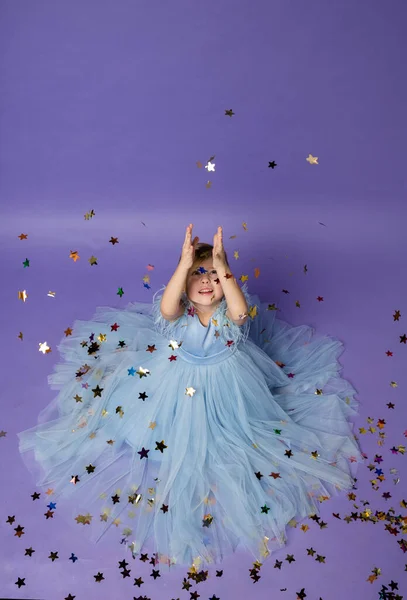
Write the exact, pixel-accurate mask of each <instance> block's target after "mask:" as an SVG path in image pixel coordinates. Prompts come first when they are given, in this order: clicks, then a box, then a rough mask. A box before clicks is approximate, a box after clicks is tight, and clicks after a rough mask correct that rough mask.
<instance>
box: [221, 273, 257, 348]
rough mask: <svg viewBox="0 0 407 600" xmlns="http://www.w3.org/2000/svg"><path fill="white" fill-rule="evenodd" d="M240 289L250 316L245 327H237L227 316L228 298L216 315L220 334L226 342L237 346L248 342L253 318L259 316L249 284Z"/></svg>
mask: <svg viewBox="0 0 407 600" xmlns="http://www.w3.org/2000/svg"><path fill="white" fill-rule="evenodd" d="M240 289H241V291H242V293H243V295H244V297H245V299H246V302H247V306H248V311H247V313H248V315H249V316H248V318H247V320H246V322H245V323H244V325H236V323H234V322H233V321H232V320H231V319H229V318H228V317H227V316H226V311H227V309H228V306H227V304H226V298H223V300H222V302H221V303H220V305H219V306H218V308H217V311H216V314H215V315H214V317H215V318H216V320H217V322H218V327H219V332H220V334H221V336H222V337H223V339H224V340H225V341H226V342H227V341H233V342H234V344H236V345H237V344H239V342H245V341H246V340H247V338H248V335H249V332H250V324H251V321H252V318H253V317H254V316H255V315H256V314H257V310H256V307H257V309H258V305H257V304H253V299H252V297H251V296H250V294H249V292H248V290H247V282H245V283H244V284H243V285H242V287H241V288H240Z"/></svg>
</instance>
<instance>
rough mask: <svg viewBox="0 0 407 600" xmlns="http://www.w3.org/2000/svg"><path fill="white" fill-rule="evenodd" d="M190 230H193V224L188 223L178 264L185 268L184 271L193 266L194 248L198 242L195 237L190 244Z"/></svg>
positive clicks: (197, 238)
mask: <svg viewBox="0 0 407 600" xmlns="http://www.w3.org/2000/svg"><path fill="white" fill-rule="evenodd" d="M192 228H193V224H192V223H190V224H189V225H188V227H187V230H186V233H185V240H184V245H183V246H182V254H181V260H180V264H182V266H183V267H185V268H186V269H190V268H191V267H192V265H193V264H194V260H195V247H196V245H197V243H198V242H199V237H197V236H195V237H194V239H193V241H192V242H191V238H192Z"/></svg>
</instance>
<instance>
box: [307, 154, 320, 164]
mask: <svg viewBox="0 0 407 600" xmlns="http://www.w3.org/2000/svg"><path fill="white" fill-rule="evenodd" d="M305 160H306V161H308V162H309V164H310V165H318V164H319V163H318V156H312V154H308V158H306V159H305Z"/></svg>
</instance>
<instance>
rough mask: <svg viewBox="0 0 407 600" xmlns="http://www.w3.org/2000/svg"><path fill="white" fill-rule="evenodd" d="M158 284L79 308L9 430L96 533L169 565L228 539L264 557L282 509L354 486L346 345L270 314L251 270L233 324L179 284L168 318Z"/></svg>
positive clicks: (215, 554) (218, 552) (210, 556)
mask: <svg viewBox="0 0 407 600" xmlns="http://www.w3.org/2000/svg"><path fill="white" fill-rule="evenodd" d="M164 289H165V286H164V288H161V290H159V292H157V293H156V294H155V296H154V298H153V303H152V304H146V303H141V302H133V303H130V304H128V305H127V306H126V307H125V308H122V309H120V308H109V307H102V308H97V312H96V314H95V315H94V317H93V319H92V320H91V321H76V322H75V324H74V327H73V332H72V335H71V336H69V337H66V338H64V339H63V341H62V342H61V344H60V345H59V346H58V349H59V351H60V353H61V354H62V356H63V358H64V362H63V363H60V364H57V365H56V367H55V370H54V374H52V375H51V376H50V377H49V383H50V385H51V388H52V389H55V390H59V393H58V395H57V397H56V398H55V399H54V400H53V401H52V402H51V404H50V405H49V406H47V407H46V408H45V409H44V410H43V411H42V413H41V414H40V416H39V421H38V425H37V426H35V427H33V428H32V429H29V430H27V431H23V432H21V433H19V434H18V435H19V448H20V452H21V453H22V457H23V459H24V461H25V463H26V465H27V467H28V468H29V470H30V471H31V472H32V473H33V474H34V477H35V478H36V483H37V485H38V486H39V487H41V488H43V489H44V491H48V490H52V493H51V492H48V493H51V495H49V501H52V502H53V503H54V505H53V508H55V511H57V514H58V509H59V510H60V513H61V514H65V515H66V516H67V515H68V514H69V516H70V518H72V526H73V527H78V528H79V527H80V528H83V530H86V531H88V532H89V534H90V537H91V539H92V540H93V541H98V540H100V539H101V538H102V536H103V535H104V534H105V533H106V532H107V531H108V530H109V528H112V529H111V532H113V534H114V535H115V536H117V543H118V544H119V543H121V544H126V545H127V546H128V547H129V548H130V549H131V551H132V553H133V556H134V557H135V556H137V555H140V554H142V553H144V554H145V553H154V554H155V561H156V563H157V562H160V563H164V564H166V565H168V566H171V565H172V564H182V565H192V564H193V565H195V566H197V565H199V564H201V565H204V564H209V563H219V562H220V561H221V560H222V558H223V557H225V556H226V555H227V554H229V553H232V552H233V551H234V550H235V549H236V548H237V546H238V545H239V544H240V545H241V547H242V548H243V549H247V550H249V551H250V552H251V553H252V554H253V556H254V557H255V559H256V560H259V561H263V559H264V558H265V557H267V556H268V555H269V554H271V553H272V552H273V551H274V550H276V549H279V548H281V547H283V546H284V545H285V543H286V536H285V531H286V525H287V523H288V522H289V521H291V520H292V519H295V520H296V521H301V520H303V519H304V518H306V517H309V516H312V515H314V514H319V509H318V505H319V503H320V502H322V501H323V500H326V499H328V498H329V497H331V496H333V495H336V494H338V492H339V491H342V490H350V489H352V487H353V484H354V477H355V475H356V468H357V465H356V463H360V462H362V460H363V458H364V457H363V456H362V454H361V452H360V449H359V447H358V444H357V443H356V441H355V437H354V435H353V433H352V429H353V424H351V423H350V420H351V418H353V417H355V416H356V415H357V409H358V404H357V401H356V400H355V398H354V394H356V390H355V389H354V388H353V387H352V386H351V385H350V383H348V382H347V381H346V380H344V379H343V378H341V376H340V375H339V372H340V370H341V368H342V367H341V365H340V364H339V362H338V357H339V356H340V355H341V353H342V352H343V345H342V343H341V342H340V341H339V340H337V339H335V338H332V337H328V336H325V337H317V336H315V332H314V330H313V329H312V328H311V327H308V326H306V325H301V326H299V327H293V326H292V325H289V324H287V323H285V322H284V321H282V320H280V319H277V318H276V312H275V310H272V307H270V305H268V304H265V303H260V301H259V298H258V296H256V295H252V296H250V295H249V293H248V291H247V284H246V283H245V284H244V285H243V287H242V288H241V289H242V292H243V293H244V296H245V298H246V300H247V303H248V307H249V318H248V319H247V321H246V323H245V324H244V325H243V326H242V327H239V326H237V325H236V324H234V323H233V322H232V321H229V319H228V318H227V317H226V314H225V313H226V310H227V306H226V303H225V299H223V300H222V302H221V304H220V305H219V306H218V308H217V310H216V312H215V313H214V314H213V315H212V318H211V321H210V323H209V324H208V326H207V327H205V326H204V325H202V323H201V322H200V320H199V318H198V315H197V313H196V312H195V308H194V307H193V305H192V304H191V303H190V302H189V300H188V298H187V296H186V295H185V294H184V296H183V302H184V306H185V311H184V314H183V315H182V316H181V317H180V318H179V319H178V320H176V321H175V322H172V323H170V322H167V321H165V320H164V319H163V318H162V316H161V314H160V302H161V297H162V293H163V291H164ZM275 361H277V362H279V363H281V366H279V365H277V364H276V362H275ZM75 522H76V524H75ZM112 526H113V527H112ZM111 532H110V533H111ZM108 538H109V536H106V537H105V538H104V539H108ZM114 539H116V538H114Z"/></svg>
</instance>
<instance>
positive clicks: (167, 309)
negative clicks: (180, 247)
mask: <svg viewBox="0 0 407 600" xmlns="http://www.w3.org/2000/svg"><path fill="white" fill-rule="evenodd" d="M188 271H189V269H187V268H186V267H184V266H183V265H182V264H181V263H180V264H179V265H178V267H177V268H176V269H175V271H174V274H173V276H172V277H171V279H170V281H169V282H168V285H167V287H166V288H165V290H164V294H163V297H162V298H161V304H160V310H161V314H162V316H163V317H164V319H165V320H167V321H172V320H175V319H176V318H178V317H179V316H180V314H179V313H180V310H181V296H182V291H183V289H184V287H185V285H186V278H187V275H188Z"/></svg>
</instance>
